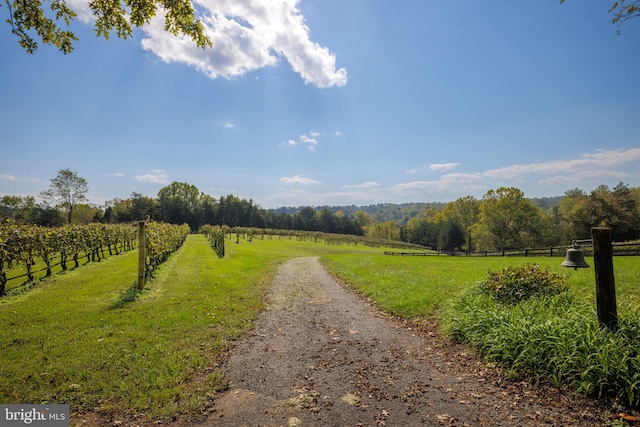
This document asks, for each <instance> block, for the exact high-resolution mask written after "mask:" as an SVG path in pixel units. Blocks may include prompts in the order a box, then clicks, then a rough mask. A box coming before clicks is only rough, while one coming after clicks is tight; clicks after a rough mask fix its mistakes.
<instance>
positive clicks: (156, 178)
mask: <svg viewBox="0 0 640 427" xmlns="http://www.w3.org/2000/svg"><path fill="white" fill-rule="evenodd" d="M134 178H135V179H137V180H138V181H140V182H149V183H152V184H166V183H168V182H169V177H168V176H167V173H166V171H165V170H162V169H156V170H153V171H151V173H148V174H144V175H134Z"/></svg>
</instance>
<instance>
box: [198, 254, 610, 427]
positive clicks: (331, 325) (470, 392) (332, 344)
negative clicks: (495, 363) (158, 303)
mask: <svg viewBox="0 0 640 427" xmlns="http://www.w3.org/2000/svg"><path fill="white" fill-rule="evenodd" d="M266 303H267V310H266V311H265V312H264V313H262V315H261V316H260V317H259V318H258V319H257V320H256V322H255V324H254V328H253V330H252V332H251V334H250V335H249V336H248V337H246V338H245V339H243V340H242V341H240V342H238V343H237V344H236V345H235V347H234V348H233V349H232V351H231V353H230V356H229V358H228V360H227V361H226V362H225V365H224V366H223V367H222V368H223V370H224V372H225V374H226V375H227V377H228V379H229V380H230V384H231V386H230V388H229V390H228V391H227V392H225V393H224V394H222V395H221V396H219V397H218V398H217V399H216V402H215V405H214V406H213V407H212V409H211V411H210V412H209V415H208V418H207V419H206V420H205V421H203V422H202V423H201V424H200V425H202V426H234V427H236V426H379V425H386V426H405V427H406V426H418V425H434V426H440V425H447V426H541V425H549V426H551V425H553V426H594V425H604V424H605V412H604V410H603V409H602V403H600V402H598V401H595V400H590V399H586V398H582V397H576V396H573V395H572V394H570V393H563V392H560V391H558V390H555V389H553V388H548V387H541V386H534V385H530V384H528V383H527V382H522V381H517V380H510V379H508V378H506V377H505V376H503V375H501V374H500V373H498V372H496V371H495V370H493V369H491V368H488V367H486V366H485V365H484V364H482V363H480V362H479V361H478V359H477V358H475V357H473V356H472V355H469V354H467V353H466V352H465V348H464V346H462V345H459V344H454V343H451V342H448V341H447V340H446V339H445V338H444V337H441V336H440V335H439V334H438V333H437V328H436V326H435V325H431V332H430V331H429V328H428V327H427V328H420V329H419V330H418V329H415V328H413V329H412V328H411V327H410V325H409V324H407V323H406V322H405V323H403V322H401V321H399V320H397V319H394V318H391V317H389V316H385V315H384V314H382V313H381V312H380V311H379V310H377V309H376V308H375V307H374V306H373V305H371V304H370V303H368V302H366V301H365V300H364V299H363V298H362V297H360V296H359V295H357V294H355V293H354V292H353V291H351V290H349V289H348V288H346V287H345V286H343V285H341V284H340V283H338V282H337V281H336V280H335V279H334V278H332V277H331V276H329V275H328V274H327V273H326V272H325V270H324V269H323V268H322V266H321V265H320V263H319V262H318V259H317V258H297V259H293V260H291V261H288V262H286V263H285V264H283V265H282V266H281V267H280V269H279V272H278V275H277V277H276V278H275V281H274V283H273V286H272V287H271V289H270V291H269V294H268V295H267V301H266Z"/></svg>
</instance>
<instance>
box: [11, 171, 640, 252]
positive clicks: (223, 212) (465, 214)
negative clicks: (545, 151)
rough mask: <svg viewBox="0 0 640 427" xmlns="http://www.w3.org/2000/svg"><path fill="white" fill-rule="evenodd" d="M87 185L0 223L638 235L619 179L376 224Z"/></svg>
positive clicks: (627, 191) (558, 237)
mask: <svg viewBox="0 0 640 427" xmlns="http://www.w3.org/2000/svg"><path fill="white" fill-rule="evenodd" d="M87 191H88V185H87V183H86V181H85V180H84V179H82V178H80V177H78V176H77V175H76V174H75V173H73V172H71V171H69V170H68V169H65V170H61V171H60V172H59V173H58V176H56V177H55V178H54V179H52V180H51V186H50V187H49V189H48V190H46V191H43V192H42V193H41V196H42V198H43V200H44V201H43V202H42V203H40V204H38V203H36V201H35V198H34V197H31V196H27V197H20V196H4V197H2V198H0V219H2V218H7V217H9V218H13V219H14V220H16V221H18V222H22V223H31V224H38V225H47V226H57V225H63V224H65V223H67V224H71V223H74V224H87V223H91V222H105V223H121V222H125V223H126V222H132V221H137V220H142V219H151V220H156V221H161V222H167V223H172V224H185V223H186V224H188V225H189V226H190V228H191V229H192V230H198V229H200V227H201V226H203V225H205V224H210V225H227V226H230V227H255V228H270V229H282V230H301V231H320V232H323V233H338V234H353V235H366V236H369V237H374V238H382V239H389V240H401V241H404V242H409V243H416V244H420V245H423V246H428V247H433V248H436V247H437V248H441V249H444V250H447V251H448V250H454V249H457V250H467V251H494V250H502V249H515V248H525V247H529V248H533V247H546V246H551V245H566V244H568V243H570V242H571V240H573V239H584V238H588V237H589V235H590V228H591V227H593V226H598V225H607V226H609V227H611V228H612V230H613V238H614V240H616V241H628V240H634V239H638V238H640V188H630V187H629V186H628V185H626V184H624V183H622V182H621V183H619V184H618V185H616V186H615V187H614V188H613V189H611V188H609V187H608V186H606V185H601V186H599V187H597V188H596V189H594V190H593V191H591V192H590V193H587V192H585V191H583V190H581V189H577V188H576V189H572V190H569V191H567V192H566V193H565V195H564V197H562V198H558V199H557V200H554V201H553V203H544V204H540V203H534V201H532V200H531V199H527V198H525V197H524V193H523V192H522V191H521V190H520V189H518V188H515V187H501V188H498V189H496V190H489V191H488V192H487V193H486V194H485V195H484V196H483V197H482V199H480V200H479V199H476V198H474V197H473V196H467V197H463V198H460V199H458V200H456V201H454V202H450V203H446V204H431V205H424V207H423V208H422V210H421V211H419V210H417V209H414V210H415V215H413V214H414V212H413V210H412V215H413V216H412V217H411V218H410V219H409V220H408V221H407V222H406V223H404V222H400V221H398V220H387V221H376V219H378V218H377V217H374V215H372V214H369V213H367V212H364V211H363V210H355V211H354V210H353V209H352V207H345V208H344V211H343V210H342V209H340V208H331V209H330V208H328V207H323V208H319V209H314V208H312V207H302V208H298V209H297V210H295V211H293V210H291V209H289V210H286V211H283V210H265V209H263V208H261V207H260V206H258V205H256V204H255V203H254V202H253V200H251V199H249V200H247V199H240V198H238V197H236V196H233V195H228V196H222V197H220V198H219V199H215V198H213V197H212V196H210V195H208V194H206V193H203V192H201V191H200V190H199V189H198V188H197V187H196V186H194V185H191V184H187V183H183V182H173V183H171V184H169V185H167V186H166V187H163V188H162V189H160V191H159V192H158V195H157V197H155V198H153V197H147V196H143V195H142V194H140V193H132V194H131V197H129V198H127V199H114V200H112V201H110V202H108V203H107V204H106V205H105V206H104V209H103V208H100V207H96V206H90V205H88V204H84V203H80V202H81V201H84V200H86V196H85V194H86V192H87ZM413 208H417V205H416V206H413ZM413 208H412V209H413ZM345 211H346V212H348V214H346V213H345ZM291 212H292V213H291Z"/></svg>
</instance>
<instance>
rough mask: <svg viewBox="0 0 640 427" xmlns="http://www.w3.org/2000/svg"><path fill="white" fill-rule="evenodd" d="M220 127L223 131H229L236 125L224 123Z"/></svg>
mask: <svg viewBox="0 0 640 427" xmlns="http://www.w3.org/2000/svg"><path fill="white" fill-rule="evenodd" d="M222 127H223V128H225V129H231V128H234V127H236V125H234V124H233V123H231V122H224V124H223V125H222Z"/></svg>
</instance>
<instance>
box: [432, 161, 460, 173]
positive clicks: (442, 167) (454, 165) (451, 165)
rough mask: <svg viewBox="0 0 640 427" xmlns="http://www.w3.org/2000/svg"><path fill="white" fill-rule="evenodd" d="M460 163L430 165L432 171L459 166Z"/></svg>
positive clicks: (446, 169)
mask: <svg viewBox="0 0 640 427" xmlns="http://www.w3.org/2000/svg"><path fill="white" fill-rule="evenodd" d="M459 165H460V163H432V164H430V165H429V169H431V170H432V171H448V170H451V169H455V168H456V167H458V166H459Z"/></svg>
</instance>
